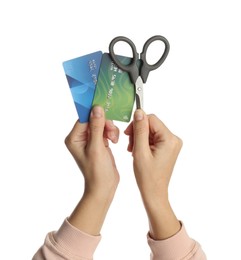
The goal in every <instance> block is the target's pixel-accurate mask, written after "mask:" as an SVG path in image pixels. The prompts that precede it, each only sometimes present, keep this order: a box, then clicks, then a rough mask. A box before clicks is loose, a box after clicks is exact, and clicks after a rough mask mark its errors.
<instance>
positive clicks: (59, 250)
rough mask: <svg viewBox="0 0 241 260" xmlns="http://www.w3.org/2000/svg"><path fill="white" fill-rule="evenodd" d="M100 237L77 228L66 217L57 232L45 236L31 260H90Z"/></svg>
mask: <svg viewBox="0 0 241 260" xmlns="http://www.w3.org/2000/svg"><path fill="white" fill-rule="evenodd" d="M100 239H101V237H100V236H91V235H89V234H86V233H84V232H82V231H80V230H78V229H77V228H75V227H74V226H72V225H71V224H70V223H69V222H68V220H67V219H66V220H65V221H64V223H63V224H62V226H61V227H60V229H59V230H58V231H57V232H51V233H49V234H48V235H47V236H46V239H45V242H44V245H43V246H42V247H41V248H40V249H39V250H38V251H37V253H36V254H35V255H34V257H33V259H32V260H46V259H48V260H56V259H58V260H91V259H93V254H94V251H95V249H96V247H97V245H98V244H99V242H100Z"/></svg>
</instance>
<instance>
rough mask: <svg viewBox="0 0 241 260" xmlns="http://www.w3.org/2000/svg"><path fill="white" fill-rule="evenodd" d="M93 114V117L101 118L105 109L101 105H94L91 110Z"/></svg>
mask: <svg viewBox="0 0 241 260" xmlns="http://www.w3.org/2000/svg"><path fill="white" fill-rule="evenodd" d="M91 116H92V117H95V118H100V117H102V116H103V110H102V108H101V107H99V106H96V107H93V109H92V112H91Z"/></svg>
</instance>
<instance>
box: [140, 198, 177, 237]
mask: <svg viewBox="0 0 241 260" xmlns="http://www.w3.org/2000/svg"><path fill="white" fill-rule="evenodd" d="M142 198H143V202H144V206H145V209H146V212H147V215H148V219H149V225H150V236H151V237H152V238H153V239H155V240H163V239H167V238H169V237H171V236H173V235H175V234H176V233H177V232H178V231H179V230H180V228H181V224H180V222H179V221H178V219H177V217H176V216H175V213H174V212H173V210H172V207H171V205H170V203H169V200H168V196H167V194H165V195H163V196H158V197H157V198H153V197H152V198H147V197H146V196H145V195H144V196H142Z"/></svg>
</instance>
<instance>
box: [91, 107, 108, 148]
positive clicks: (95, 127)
mask: <svg viewBox="0 0 241 260" xmlns="http://www.w3.org/2000/svg"><path fill="white" fill-rule="evenodd" d="M104 127H105V114H104V110H103V108H102V107H100V106H94V107H93V108H92V111H91V114H90V123H89V129H90V145H93V146H97V145H100V144H102V143H103V133H104Z"/></svg>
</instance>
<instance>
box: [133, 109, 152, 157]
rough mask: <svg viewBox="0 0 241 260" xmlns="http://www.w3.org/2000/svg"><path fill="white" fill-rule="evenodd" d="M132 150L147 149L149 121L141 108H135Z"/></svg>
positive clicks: (141, 150)
mask: <svg viewBox="0 0 241 260" xmlns="http://www.w3.org/2000/svg"><path fill="white" fill-rule="evenodd" d="M133 136H134V144H133V152H145V151H148V150H149V123H148V117H147V115H146V114H145V113H144V111H143V110H141V109H137V110H136V111H135V114H134V121H133Z"/></svg>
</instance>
